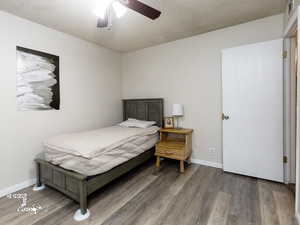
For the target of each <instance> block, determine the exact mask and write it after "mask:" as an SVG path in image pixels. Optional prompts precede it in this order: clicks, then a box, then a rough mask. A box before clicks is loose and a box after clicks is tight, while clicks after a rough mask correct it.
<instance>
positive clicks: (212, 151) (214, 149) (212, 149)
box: [208, 147, 216, 153]
mask: <svg viewBox="0 0 300 225" xmlns="http://www.w3.org/2000/svg"><path fill="white" fill-rule="evenodd" d="M208 151H209V153H215V152H216V148H213V147H210V148H208Z"/></svg>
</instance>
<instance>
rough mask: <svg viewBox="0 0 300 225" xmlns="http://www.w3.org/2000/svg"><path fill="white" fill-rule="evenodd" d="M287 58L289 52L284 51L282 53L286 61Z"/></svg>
mask: <svg viewBox="0 0 300 225" xmlns="http://www.w3.org/2000/svg"><path fill="white" fill-rule="evenodd" d="M287 56H288V52H287V51H286V50H285V51H283V52H282V57H283V58H284V59H286V58H287Z"/></svg>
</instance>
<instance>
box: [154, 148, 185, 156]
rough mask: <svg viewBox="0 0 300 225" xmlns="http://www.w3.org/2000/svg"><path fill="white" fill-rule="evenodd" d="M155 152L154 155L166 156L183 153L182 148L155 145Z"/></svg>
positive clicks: (182, 154)
mask: <svg viewBox="0 0 300 225" xmlns="http://www.w3.org/2000/svg"><path fill="white" fill-rule="evenodd" d="M155 153H156V155H160V156H166V157H184V155H185V154H184V150H179V149H171V148H164V147H157V148H156V152H155Z"/></svg>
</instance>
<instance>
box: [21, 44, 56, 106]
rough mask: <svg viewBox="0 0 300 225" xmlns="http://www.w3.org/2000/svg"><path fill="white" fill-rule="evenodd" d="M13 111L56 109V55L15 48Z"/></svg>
mask: <svg viewBox="0 0 300 225" xmlns="http://www.w3.org/2000/svg"><path fill="white" fill-rule="evenodd" d="M16 92H17V93H16V97H17V108H18V110H19V111H28V110H59V106H60V93H59V56H56V55H51V54H48V53H45V52H40V51H36V50H32V49H27V48H23V47H19V46H17V90H16Z"/></svg>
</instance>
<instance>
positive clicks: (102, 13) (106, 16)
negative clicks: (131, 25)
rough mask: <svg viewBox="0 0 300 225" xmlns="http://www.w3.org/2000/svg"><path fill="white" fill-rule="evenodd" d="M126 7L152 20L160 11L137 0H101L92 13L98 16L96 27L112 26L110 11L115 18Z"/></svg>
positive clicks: (124, 10)
mask: <svg viewBox="0 0 300 225" xmlns="http://www.w3.org/2000/svg"><path fill="white" fill-rule="evenodd" d="M127 8H129V9H132V10H134V11H136V12H138V13H140V14H142V15H143V16H146V17H148V18H150V19H152V20H155V19H157V18H158V17H159V16H160V14H161V12H160V11H158V10H157V9H154V8H152V7H151V6H148V5H146V4H144V3H142V2H140V1H138V0H101V2H100V4H99V5H98V7H97V8H96V9H95V10H94V13H95V14H96V15H97V17H98V21H97V27H99V28H111V26H112V12H114V13H115V15H116V17H117V18H121V17H122V16H123V15H124V14H125V13H126V11H127Z"/></svg>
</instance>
